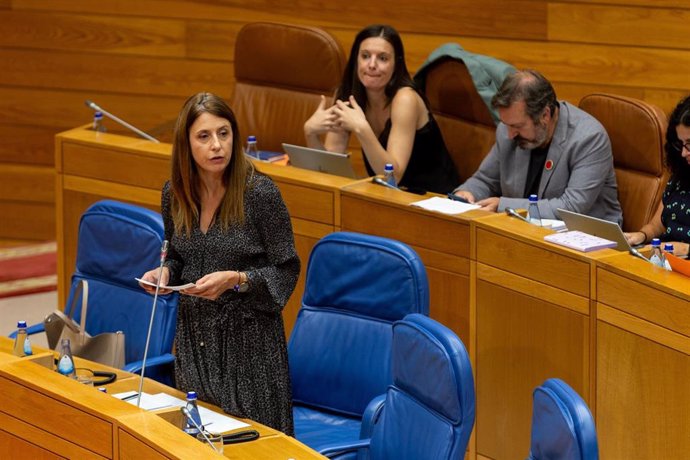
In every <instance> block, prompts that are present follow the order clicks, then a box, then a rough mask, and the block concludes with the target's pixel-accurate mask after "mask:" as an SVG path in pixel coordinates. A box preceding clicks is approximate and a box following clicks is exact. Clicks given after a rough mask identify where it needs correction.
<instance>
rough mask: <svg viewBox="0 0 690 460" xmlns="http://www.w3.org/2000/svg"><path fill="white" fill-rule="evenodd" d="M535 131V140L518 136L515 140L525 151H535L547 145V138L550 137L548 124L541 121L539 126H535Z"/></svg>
mask: <svg viewBox="0 0 690 460" xmlns="http://www.w3.org/2000/svg"><path fill="white" fill-rule="evenodd" d="M535 131H536V132H535V136H534V139H525V138H524V137H522V136H520V135H519V134H518V135H517V136H515V138H514V139H513V140H514V141H515V142H516V143H517V145H519V146H520V148H521V149H524V150H533V149H536V148H537V147H541V146H543V145H544V144H545V143H546V138H547V137H548V136H549V132H548V128H547V126H546V123H544V122H541V121H540V122H539V124H538V125H535Z"/></svg>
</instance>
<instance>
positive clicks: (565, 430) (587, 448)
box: [529, 379, 599, 460]
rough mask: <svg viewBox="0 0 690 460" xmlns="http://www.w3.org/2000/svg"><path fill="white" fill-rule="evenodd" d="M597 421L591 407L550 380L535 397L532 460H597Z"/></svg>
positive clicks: (535, 391)
mask: <svg viewBox="0 0 690 460" xmlns="http://www.w3.org/2000/svg"><path fill="white" fill-rule="evenodd" d="M598 458H599V448H598V444H597V432H596V429H595V427H594V419H593V418H592V414H591V413H590V412H589V408H588V407H587V403H586V402H585V401H584V400H583V399H582V398H581V397H580V395H578V394H577V392H576V391H575V390H573V389H572V388H570V386H569V385H568V384H567V383H565V382H564V381H563V380H560V379H548V380H546V381H545V382H544V383H543V384H542V385H541V386H539V387H537V388H536V389H535V390H534V393H533V409H532V439H531V446H530V454H529V460H546V459H548V460H597V459H598Z"/></svg>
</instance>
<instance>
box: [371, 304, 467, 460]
mask: <svg viewBox="0 0 690 460" xmlns="http://www.w3.org/2000/svg"><path fill="white" fill-rule="evenodd" d="M391 360H392V365H393V384H392V385H391V386H390V387H389V389H388V392H387V394H386V402H385V404H384V408H383V414H382V416H381V419H380V420H379V421H378V422H377V423H376V425H375V426H374V432H373V435H372V438H371V445H370V458H371V459H373V460H376V459H389V458H395V459H396V460H424V459H436V460H442V459H448V460H450V459H460V458H464V456H465V450H466V449H467V444H468V442H469V438H470V433H471V432H472V427H473V426H474V419H475V393H474V378H473V377H472V365H471V363H470V358H469V355H468V354H467V350H466V349H465V346H464V345H463V343H462V341H461V340H460V339H459V338H458V336H457V335H456V334H455V333H454V332H453V331H451V330H450V329H448V328H447V327H445V326H443V325H442V324H440V323H439V322H437V321H434V320H433V319H431V318H428V317H426V316H423V315H419V314H411V315H408V316H406V317H405V319H404V320H402V321H398V322H396V323H395V324H394V325H393V351H392V356H391Z"/></svg>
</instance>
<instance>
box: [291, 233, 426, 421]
mask: <svg viewBox="0 0 690 460" xmlns="http://www.w3.org/2000/svg"><path fill="white" fill-rule="evenodd" d="M408 313H422V314H424V315H428V314H429V288H428V281H427V277H426V270H425V268H424V265H423V264H422V262H421V260H420V259H419V256H418V255H417V253H416V252H415V251H413V250H412V249H411V248H410V247H409V246H407V245H406V244H403V243H400V242H398V241H394V240H390V239H387V238H381V237H377V236H372V235H364V234H358V233H350V232H337V233H332V234H330V235H328V236H326V237H325V238H323V239H322V240H321V241H319V242H318V243H317V244H316V245H315V247H314V249H313V250H312V253H311V255H310V257H309V264H308V266H307V276H306V285H305V291H304V297H303V299H302V308H301V309H300V312H299V314H298V316H297V321H296V323H295V327H294V329H293V331H292V334H291V336H290V341H289V344H288V355H289V358H290V377H291V379H292V387H293V390H292V391H293V399H294V401H295V402H296V403H297V404H304V405H308V406H311V407H315V408H320V409H327V410H330V411H333V412H336V413H340V414H347V415H351V416H355V417H361V416H362V413H363V412H364V409H365V408H366V405H367V404H368V403H369V401H371V399H372V398H374V397H375V396H377V395H380V394H383V393H385V391H386V388H387V386H388V384H390V382H391V372H390V364H389V363H390V350H391V343H392V335H393V334H392V324H393V322H394V321H396V320H398V319H402V318H403V317H404V316H405V315H406V314H408Z"/></svg>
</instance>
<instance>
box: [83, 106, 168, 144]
mask: <svg viewBox="0 0 690 460" xmlns="http://www.w3.org/2000/svg"><path fill="white" fill-rule="evenodd" d="M84 103H85V104H86V106H87V107H88V108H90V109H93V110H96V111H97V112H102V113H103V115H105V116H106V117H108V118H110V119H111V120H113V121H114V122H116V123H119V124H121V125H122V126H124V127H125V128H127V129H129V130H131V131H134V132H135V133H137V134H138V135H140V136H141V137H143V138H144V139H148V140H150V141H151V142H155V143H156V144H160V141H159V140H158V139H156V138H155V137H153V136H151V135H149V134H146V133H145V132H144V131H142V130H140V129H139V128H137V127H134V126H132V125H130V124H129V123H127V122H126V121H124V120H122V119H121V118H118V117H116V116H115V115H113V114H112V113H110V112H108V111H107V110H103V109H102V108H101V107H99V106H98V104H96V103H95V102H92V101H89V100H88V99H87V100H86V101H84Z"/></svg>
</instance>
